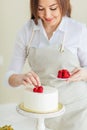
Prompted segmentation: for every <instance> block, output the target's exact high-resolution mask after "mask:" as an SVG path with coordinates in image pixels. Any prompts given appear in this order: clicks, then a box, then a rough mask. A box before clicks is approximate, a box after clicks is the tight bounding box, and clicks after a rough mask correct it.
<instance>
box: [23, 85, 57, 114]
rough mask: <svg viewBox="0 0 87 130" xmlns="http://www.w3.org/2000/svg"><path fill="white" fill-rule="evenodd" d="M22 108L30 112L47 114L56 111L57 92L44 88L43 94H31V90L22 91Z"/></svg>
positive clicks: (50, 88)
mask: <svg viewBox="0 0 87 130" xmlns="http://www.w3.org/2000/svg"><path fill="white" fill-rule="evenodd" d="M23 104H24V108H26V109H29V110H30V111H32V112H39V113H48V112H54V111H57V110H58V90H57V89H56V88H52V87H47V86H46V87H44V91H43V93H36V92H33V90H32V88H27V89H25V90H24V101H23Z"/></svg>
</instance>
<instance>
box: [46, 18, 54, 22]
mask: <svg viewBox="0 0 87 130" xmlns="http://www.w3.org/2000/svg"><path fill="white" fill-rule="evenodd" d="M45 20H46V21H47V22H51V21H52V20H53V18H45Z"/></svg>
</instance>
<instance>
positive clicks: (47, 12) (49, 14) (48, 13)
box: [45, 10, 51, 18]
mask: <svg viewBox="0 0 87 130" xmlns="http://www.w3.org/2000/svg"><path fill="white" fill-rule="evenodd" d="M50 16H51V12H50V10H45V17H46V18H50Z"/></svg>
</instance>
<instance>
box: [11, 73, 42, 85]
mask: <svg viewBox="0 0 87 130" xmlns="http://www.w3.org/2000/svg"><path fill="white" fill-rule="evenodd" d="M9 84H10V85H11V86H13V87H16V86H20V85H25V86H27V85H28V84H30V85H34V86H40V85H41V83H40V79H39V77H38V75H37V74H36V73H35V72H33V71H31V72H28V73H26V74H13V75H12V76H11V77H10V78H9Z"/></svg>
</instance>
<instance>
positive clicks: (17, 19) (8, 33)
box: [0, 0, 87, 103]
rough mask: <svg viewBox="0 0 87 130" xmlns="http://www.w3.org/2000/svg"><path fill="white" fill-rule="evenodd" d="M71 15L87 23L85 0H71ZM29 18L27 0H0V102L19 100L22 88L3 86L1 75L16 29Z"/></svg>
mask: <svg viewBox="0 0 87 130" xmlns="http://www.w3.org/2000/svg"><path fill="white" fill-rule="evenodd" d="M71 2H72V17H73V18H75V19H76V20H79V21H81V22H84V23H86V24H87V13H86V5H87V0H71ZM28 18H29V0H0V55H3V58H4V63H3V65H2V66H0V103H7V102H19V101H20V98H21V96H22V92H23V89H22V88H19V89H13V88H8V87H5V86H3V83H2V82H3V77H4V75H5V73H6V71H7V68H8V65H9V63H10V58H11V54H12V49H13V45H14V40H15V36H16V33H17V31H18V30H19V29H20V27H21V26H22V25H23V23H24V22H25V21H26V20H27V19H28Z"/></svg>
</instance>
